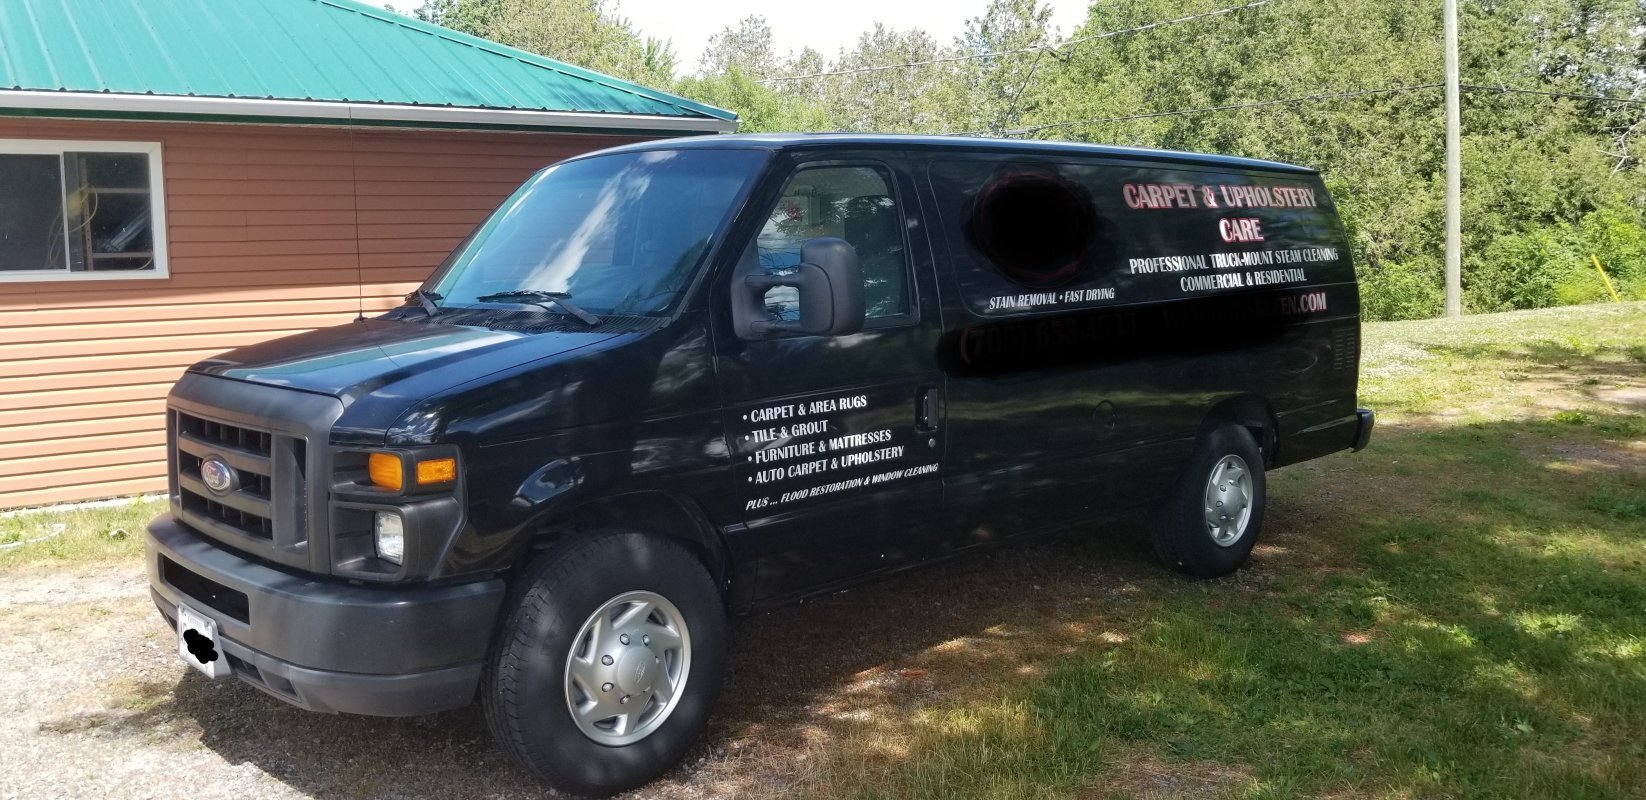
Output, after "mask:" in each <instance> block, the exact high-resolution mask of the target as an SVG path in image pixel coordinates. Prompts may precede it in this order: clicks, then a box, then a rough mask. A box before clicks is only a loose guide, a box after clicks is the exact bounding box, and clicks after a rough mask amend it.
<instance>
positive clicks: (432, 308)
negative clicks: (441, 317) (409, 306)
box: [406, 289, 444, 317]
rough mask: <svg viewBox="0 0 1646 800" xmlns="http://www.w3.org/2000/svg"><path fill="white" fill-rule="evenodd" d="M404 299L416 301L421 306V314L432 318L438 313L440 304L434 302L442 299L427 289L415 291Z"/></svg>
mask: <svg viewBox="0 0 1646 800" xmlns="http://www.w3.org/2000/svg"><path fill="white" fill-rule="evenodd" d="M406 299H407V300H416V301H417V302H418V304H419V305H421V306H423V313H425V314H428V315H429V316H431V317H432V316H434V315H436V314H439V313H440V304H439V303H437V302H435V301H437V300H442V299H444V298H442V297H441V296H440V295H439V294H437V293H435V292H431V291H429V290H428V289H417V290H415V291H413V292H412V293H411V294H408V295H406Z"/></svg>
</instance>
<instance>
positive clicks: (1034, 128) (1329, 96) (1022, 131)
mask: <svg viewBox="0 0 1646 800" xmlns="http://www.w3.org/2000/svg"><path fill="white" fill-rule="evenodd" d="M1442 85H1443V84H1440V83H1419V84H1413V85H1411V86H1392V87H1389V88H1385V89H1355V90H1352V91H1346V92H1327V93H1323V94H1311V95H1305V96H1303V97H1288V98H1285V99H1283V100H1261V101H1258V102H1253V103H1232V104H1229V105H1221V106H1207V107H1205V108H1185V109H1179V110H1176V111H1154V112H1150V113H1147V114H1127V115H1125V116H1120V117H1098V118H1096V119H1079V120H1069V121H1067V122H1051V123H1047V124H1045V125H1031V126H1029V127H1026V128H1018V129H1016V130H1010V131H1005V132H1004V135H1007V136H1024V135H1027V134H1030V133H1037V132H1039V131H1044V130H1050V129H1052V128H1067V127H1073V126H1077V125H1096V124H1098V123H1103V122H1126V121H1129V120H1138V119H1156V118H1159V117H1181V116H1185V115H1189V114H1210V113H1212V112H1215V111H1238V110H1242V109H1248V108H1265V107H1268V106H1283V105H1293V104H1296V103H1309V102H1315V101H1319V100H1336V99H1339V98H1344V97H1360V96H1363V95H1373V94H1397V93H1401V92H1415V91H1420V90H1423V89H1438V88H1440V87H1441V86H1442ZM960 135H961V136H976V135H978V133H977V132H973V133H963V134H960Z"/></svg>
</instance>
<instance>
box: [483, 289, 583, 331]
mask: <svg viewBox="0 0 1646 800" xmlns="http://www.w3.org/2000/svg"><path fill="white" fill-rule="evenodd" d="M474 299H476V300H479V301H480V302H482V303H490V302H493V301H496V300H515V301H518V302H520V303H521V304H523V305H531V306H542V307H544V308H546V309H549V310H550V311H553V310H554V309H552V308H549V304H550V303H553V304H555V305H557V306H560V310H561V311H563V312H565V313H567V314H570V315H572V316H574V317H577V318H578V320H580V321H582V323H583V324H584V325H588V326H590V327H594V326H595V325H599V324H600V318H599V317H597V316H595V315H593V314H590V313H589V312H587V311H584V310H583V309H582V308H581V307H580V306H578V305H577V304H576V303H573V302H572V296H571V295H569V294H567V293H565V292H544V291H539V290H537V289H515V290H513V291H508V292H495V293H492V294H483V295H480V296H479V297H476V298H474Z"/></svg>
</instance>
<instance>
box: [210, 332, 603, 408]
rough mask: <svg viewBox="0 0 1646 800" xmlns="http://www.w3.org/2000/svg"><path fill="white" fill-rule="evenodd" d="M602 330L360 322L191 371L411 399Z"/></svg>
mask: <svg viewBox="0 0 1646 800" xmlns="http://www.w3.org/2000/svg"><path fill="white" fill-rule="evenodd" d="M616 335H618V334H616V333H612V332H604V331H593V332H591V331H547V332H534V333H525V332H520V331H508V330H491V329H487V328H480V327H470V326H458V325H447V324H441V323H438V322H424V321H403V320H388V319H368V320H365V321H362V322H354V323H348V324H344V325H337V326H334V327H331V328H321V329H320V330H316V331H310V332H308V333H300V334H296V335H294V336H286V337H283V338H279V339H273V340H270V341H267V342H261V343H258V344H254V345H250V346H247V347H241V348H238V349H235V350H230V351H228V352H226V353H222V354H220V355H217V356H214V357H212V358H209V359H206V360H204V361H201V362H199V363H197V364H195V365H194V366H192V367H190V368H189V371H191V372H198V373H202V374H206V375H214V376H217V377H220V378H230V379H233V380H241V381H249V382H251V383H262V384H267V385H270V386H283V387H287V388H291V389H300V390H303V391H307V392H317V393H319V394H327V395H331V396H333V397H337V398H341V399H342V400H343V402H344V403H345V405H347V404H349V403H350V402H351V401H353V400H356V399H359V398H360V397H363V396H365V395H368V394H373V393H378V394H391V395H397V396H399V397H402V398H404V399H405V400H407V401H416V400H420V399H422V398H424V397H428V396H429V395H431V394H434V393H436V392H439V391H442V390H444V389H448V388H450V387H453V386H456V385H458V384H462V383H466V382H468V381H471V380H475V379H477V378H482V377H485V376H486V375H489V374H491V373H494V372H498V371H500V370H504V369H508V368H509V367H513V366H518V365H520V364H522V363H525V362H529V361H536V360H538V359H542V358H548V357H551V356H556V355H560V354H562V353H566V352H569V351H572V350H576V349H579V348H582V347H587V346H589V345H592V344H597V343H599V342H602V341H605V340H607V339H610V338H612V337H614V336H616Z"/></svg>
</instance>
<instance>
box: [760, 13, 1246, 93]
mask: <svg viewBox="0 0 1646 800" xmlns="http://www.w3.org/2000/svg"><path fill="white" fill-rule="evenodd" d="M1271 2H1274V0H1255V1H1254V2H1251V3H1247V4H1245V5H1240V6H1230V7H1228V8H1219V9H1217V10H1215V11H1207V12H1204V13H1200V14H1190V15H1189V16H1186V17H1178V18H1176V19H1164V20H1161V21H1159V22H1151V23H1148V24H1147V25H1139V26H1137V27H1135V28H1122V29H1120V30H1114V31H1106V32H1104V33H1097V34H1092V35H1091V36H1079V37H1076V38H1073V39H1067V40H1064V41H1062V42H1058V43H1055V44H1037V45H1031V46H1029V47H1019V48H1016V49H1012V50H994V51H990V52H987V53H969V54H966V55H961V56H945V57H943V58H932V59H927V60H925V61H909V62H905V63H902V64H880V65H876V66H872V67H853V68H852V69H839V70H831V71H827V72H813V73H809V74H806V75H779V76H777V77H773V78H763V79H761V80H760V81H757V83H781V82H784V81H802V80H808V79H810V78H827V77H831V76H834V75H854V74H857V73H863V72H885V71H886V70H892V69H905V68H908V67H924V66H928V65H931V64H949V63H953V62H956V61H972V60H976V59H980V58H994V57H996V56H1012V55H1018V54H1021V53H1044V52H1046V51H1055V50H1062V49H1063V48H1065V47H1072V46H1074V45H1077V44H1085V43H1086V42H1095V41H1098V40H1099V39H1110V38H1113V37H1116V36H1121V35H1123V34H1128V33H1137V32H1139V31H1146V30H1152V29H1154V28H1163V27H1165V26H1167V25H1176V24H1178V23H1181V22H1192V21H1194V20H1197V19H1205V18H1207V17H1216V16H1221V15H1223V14H1233V13H1234V12H1236V11H1243V10H1245V9H1248V8H1257V7H1258V6H1266V5H1268V4H1269V3H1271Z"/></svg>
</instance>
